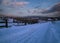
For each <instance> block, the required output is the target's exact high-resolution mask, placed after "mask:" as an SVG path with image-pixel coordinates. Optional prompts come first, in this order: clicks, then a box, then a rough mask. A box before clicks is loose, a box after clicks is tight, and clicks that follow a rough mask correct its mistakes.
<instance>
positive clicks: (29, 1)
mask: <svg viewBox="0 0 60 43" xmlns="http://www.w3.org/2000/svg"><path fill="white" fill-rule="evenodd" d="M59 2H60V0H0V9H3V10H4V11H3V13H4V14H15V15H16V14H24V13H26V14H29V10H31V11H30V12H32V9H33V10H35V9H48V8H50V7H52V6H53V5H55V4H56V3H59Z"/></svg>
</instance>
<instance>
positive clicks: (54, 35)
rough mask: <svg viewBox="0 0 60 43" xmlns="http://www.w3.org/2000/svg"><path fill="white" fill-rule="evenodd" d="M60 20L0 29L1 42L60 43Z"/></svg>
mask: <svg viewBox="0 0 60 43" xmlns="http://www.w3.org/2000/svg"><path fill="white" fill-rule="evenodd" d="M59 36H60V21H56V22H54V23H51V22H47V23H42V24H40V23H39V24H33V25H26V26H13V27H10V28H4V29H0V43H60V37H59Z"/></svg>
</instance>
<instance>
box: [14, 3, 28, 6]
mask: <svg viewBox="0 0 60 43" xmlns="http://www.w3.org/2000/svg"><path fill="white" fill-rule="evenodd" d="M14 4H15V5H16V6H24V5H27V4H29V2H16V3H14Z"/></svg>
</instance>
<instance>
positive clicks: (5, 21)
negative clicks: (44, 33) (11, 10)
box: [0, 16, 60, 28]
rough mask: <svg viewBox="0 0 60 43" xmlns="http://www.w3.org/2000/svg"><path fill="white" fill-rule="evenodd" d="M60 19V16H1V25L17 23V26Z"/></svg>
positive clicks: (7, 25)
mask: <svg viewBox="0 0 60 43" xmlns="http://www.w3.org/2000/svg"><path fill="white" fill-rule="evenodd" d="M57 20H60V17H39V16H31V17H29V16H28V17H4V16H0V27H6V28H8V27H9V23H10V24H15V25H16V26H21V25H28V24H35V23H44V22H48V21H51V22H53V21H57Z"/></svg>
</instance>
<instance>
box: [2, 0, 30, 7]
mask: <svg viewBox="0 0 60 43" xmlns="http://www.w3.org/2000/svg"><path fill="white" fill-rule="evenodd" d="M27 4H29V2H26V1H23V2H11V1H10V0H3V5H7V6H11V5H12V6H25V5H27Z"/></svg>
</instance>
